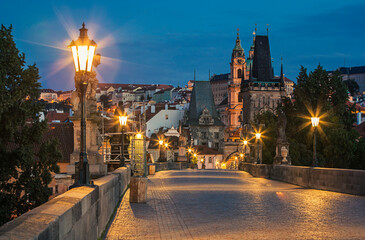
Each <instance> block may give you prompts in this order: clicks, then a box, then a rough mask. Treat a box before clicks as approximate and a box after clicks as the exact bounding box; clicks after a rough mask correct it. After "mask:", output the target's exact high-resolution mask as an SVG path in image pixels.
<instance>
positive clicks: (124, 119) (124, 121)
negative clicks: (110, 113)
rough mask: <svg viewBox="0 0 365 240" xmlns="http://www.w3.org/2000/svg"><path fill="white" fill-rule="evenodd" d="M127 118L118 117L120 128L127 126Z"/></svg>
mask: <svg viewBox="0 0 365 240" xmlns="http://www.w3.org/2000/svg"><path fill="white" fill-rule="evenodd" d="M127 120H128V116H119V124H120V126H126V125H127Z"/></svg>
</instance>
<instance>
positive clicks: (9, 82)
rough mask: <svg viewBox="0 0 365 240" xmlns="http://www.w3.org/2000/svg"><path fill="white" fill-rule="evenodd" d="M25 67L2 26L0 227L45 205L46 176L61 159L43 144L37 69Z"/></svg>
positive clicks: (52, 144)
mask: <svg viewBox="0 0 365 240" xmlns="http://www.w3.org/2000/svg"><path fill="white" fill-rule="evenodd" d="M25 64H26V62H25V55H24V53H21V52H20V51H19V50H18V49H17V47H16V45H15V42H14V40H13V36H12V26H10V27H9V28H6V27H5V26H3V25H1V29H0V132H1V135H0V205H1V208H0V225H1V224H3V223H5V222H6V221H9V220H11V219H12V218H14V217H17V216H19V215H21V214H22V213H25V212H27V211H29V210H30V209H32V208H34V207H37V206H39V205H40V204H42V203H44V202H46V201H47V200H48V198H49V196H50V194H51V193H50V191H49V189H48V184H49V183H50V182H51V180H52V176H51V172H58V166H57V161H58V160H59V159H60V158H61V153H60V152H59V150H58V149H57V144H56V141H55V140H49V141H46V140H44V139H43V135H44V133H45V131H47V128H48V125H47V123H46V122H44V121H43V122H41V121H40V120H39V113H40V112H41V111H42V109H43V106H42V104H41V103H40V102H39V101H38V98H39V95H40V87H41V85H40V83H39V81H38V80H39V79H40V76H39V72H38V68H37V67H36V65H35V64H33V65H30V66H27V67H25Z"/></svg>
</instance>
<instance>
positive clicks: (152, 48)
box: [0, 0, 365, 90]
mask: <svg viewBox="0 0 365 240" xmlns="http://www.w3.org/2000/svg"><path fill="white" fill-rule="evenodd" d="M0 9H1V14H0V23H2V24H4V25H6V26H9V25H10V24H13V34H14V38H15V41H16V43H17V46H18V48H19V49H20V50H21V51H23V52H24V53H25V54H26V59H27V62H28V63H29V64H32V63H34V62H36V63H37V65H38V67H39V69H40V74H41V76H42V79H41V82H42V86H43V87H44V88H53V89H55V90H69V89H73V87H74V84H73V82H74V81H73V71H74V69H73V65H72V59H71V53H70V52H69V50H68V49H67V48H66V47H67V45H68V44H69V42H70V41H71V39H76V38H77V36H78V28H80V27H81V24H82V22H83V21H85V24H86V27H87V28H88V29H89V36H90V37H91V38H92V39H94V40H95V42H96V43H97V44H98V49H97V52H99V53H101V55H102V64H101V65H99V66H98V68H97V71H98V74H99V75H98V79H99V81H100V82H116V83H161V84H173V85H178V84H179V85H185V84H186V83H187V81H188V80H190V79H192V78H193V72H194V69H196V71H197V79H198V80H207V79H208V73H209V70H210V71H211V73H212V74H214V73H216V74H219V73H227V72H229V62H230V57H231V52H232V49H233V47H234V45H235V38H236V29H237V28H239V29H240V36H241V40H242V46H243V48H244V49H245V52H246V55H247V54H248V50H249V47H250V45H251V44H252V32H253V30H254V24H255V23H257V27H258V34H266V24H269V25H270V26H269V36H270V47H271V55H272V58H273V60H274V71H275V74H279V71H280V56H283V58H284V73H285V74H286V76H287V77H289V78H290V79H292V80H295V78H296V76H297V74H298V71H299V68H300V65H303V66H305V67H307V68H308V69H309V70H312V69H313V68H315V67H316V66H317V65H318V63H321V65H323V66H324V67H325V68H326V69H328V70H332V69H335V68H338V67H340V66H343V65H344V64H346V66H359V65H365V14H364V11H365V10H364V9H365V1H336V0H306V1H293V0H290V1H242V0H241V1H198V0H195V1H191V0H185V1H172V0H167V1H160V0H155V1H137V0H136V1H125V0H124V1H103V2H102V1H36V0H35V1H25V0H19V1H1V2H0Z"/></svg>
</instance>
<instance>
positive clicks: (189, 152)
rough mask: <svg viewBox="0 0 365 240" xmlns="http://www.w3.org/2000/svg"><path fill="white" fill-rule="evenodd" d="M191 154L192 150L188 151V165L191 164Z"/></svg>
mask: <svg viewBox="0 0 365 240" xmlns="http://www.w3.org/2000/svg"><path fill="white" fill-rule="evenodd" d="M190 154H191V148H190V147H189V149H188V163H190Z"/></svg>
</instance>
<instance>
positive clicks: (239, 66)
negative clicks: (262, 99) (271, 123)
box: [226, 29, 246, 137]
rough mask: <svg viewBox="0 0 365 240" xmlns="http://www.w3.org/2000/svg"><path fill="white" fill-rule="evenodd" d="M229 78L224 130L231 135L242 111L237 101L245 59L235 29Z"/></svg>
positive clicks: (240, 104)
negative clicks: (226, 123) (226, 121)
mask: <svg viewBox="0 0 365 240" xmlns="http://www.w3.org/2000/svg"><path fill="white" fill-rule="evenodd" d="M230 66H231V77H230V80H229V83H228V106H227V111H226V114H227V115H228V116H227V119H228V123H229V125H228V126H227V128H226V131H227V133H228V134H229V136H230V137H231V134H232V133H233V132H235V131H236V130H237V129H238V128H239V127H240V122H239V115H240V112H241V109H242V101H241V102H240V101H239V98H238V95H239V93H240V86H241V80H242V78H243V79H245V76H246V59H245V52H244V50H243V48H242V46H241V40H240V34H239V29H237V38H236V45H235V47H234V48H233V51H232V57H231V62H230Z"/></svg>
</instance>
